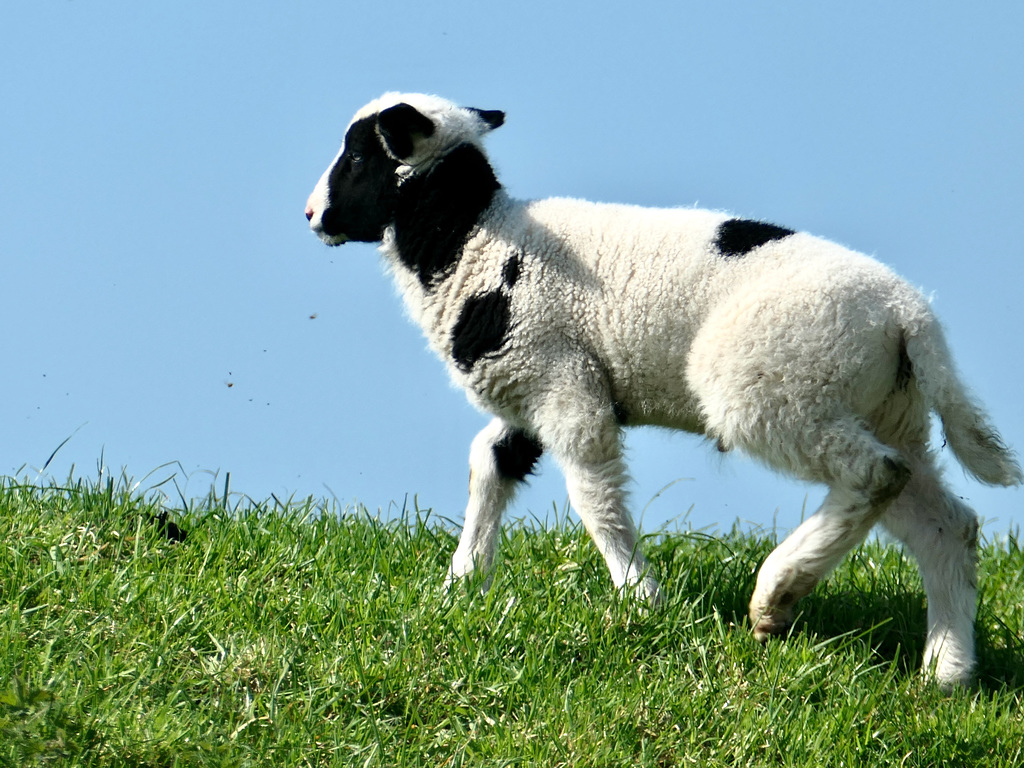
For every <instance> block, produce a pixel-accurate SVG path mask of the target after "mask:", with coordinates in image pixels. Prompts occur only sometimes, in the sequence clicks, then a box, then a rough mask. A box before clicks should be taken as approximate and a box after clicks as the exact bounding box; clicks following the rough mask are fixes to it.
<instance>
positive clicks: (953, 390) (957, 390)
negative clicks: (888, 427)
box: [904, 313, 1024, 485]
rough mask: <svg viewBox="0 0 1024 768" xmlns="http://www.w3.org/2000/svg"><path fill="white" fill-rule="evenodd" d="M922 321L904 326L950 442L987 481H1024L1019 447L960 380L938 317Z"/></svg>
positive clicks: (916, 372) (918, 373)
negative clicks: (1016, 448) (1005, 436)
mask: <svg viewBox="0 0 1024 768" xmlns="http://www.w3.org/2000/svg"><path fill="white" fill-rule="evenodd" d="M917 320H918V322H917V323H914V324H912V327H907V326H904V343H905V350H906V356H907V358H908V359H909V361H910V369H911V372H912V375H913V377H914V379H915V381H916V382H917V386H918V388H919V389H920V391H921V393H922V394H923V395H924V397H925V400H926V401H927V403H928V406H929V408H931V409H932V410H934V411H935V412H936V413H938V414H939V417H940V418H941V419H942V426H943V429H944V431H945V433H946V442H947V443H948V444H949V447H950V448H951V449H952V450H953V453H954V454H955V455H956V457H957V459H958V460H959V461H960V463H961V464H962V465H963V467H964V469H966V470H967V471H968V472H970V473H971V474H972V475H973V476H974V477H976V478H977V479H978V480H980V481H981V482H983V483H987V484H989V485H1020V484H1021V483H1024V472H1022V471H1021V467H1020V464H1019V463H1017V458H1016V456H1015V455H1014V453H1013V451H1012V450H1011V449H1010V448H1009V446H1007V445H1006V443H1005V442H1003V439H1002V437H1000V436H999V432H997V431H996V429H995V427H993V426H992V423H991V422H990V421H989V417H988V414H986V413H985V411H984V410H983V409H982V407H981V406H980V405H978V404H977V403H976V402H975V401H974V400H973V398H972V397H971V394H970V393H969V392H968V391H967V389H966V387H964V385H963V383H962V382H961V381H960V377H959V376H958V375H957V372H956V368H955V367H954V365H953V358H952V355H951V354H950V352H949V348H948V346H947V345H946V340H945V336H944V335H943V333H942V329H941V328H940V327H939V324H938V322H937V320H936V319H935V318H934V317H933V316H930V313H929V316H928V317H927V318H920V317H919V318H917ZM913 326H916V327H913Z"/></svg>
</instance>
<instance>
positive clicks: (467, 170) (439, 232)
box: [394, 144, 501, 288]
mask: <svg viewBox="0 0 1024 768" xmlns="http://www.w3.org/2000/svg"><path fill="white" fill-rule="evenodd" d="M499 189H501V185H500V184H499V183H498V180H497V178H496V177H495V175H494V171H493V170H492V169H491V166H490V165H489V164H488V162H487V158H485V157H484V155H483V152H481V151H480V150H479V149H478V148H477V147H474V146H472V145H471V144H463V145H461V146H458V147H456V148H455V149H453V150H452V151H451V152H449V153H448V155H446V156H445V157H444V158H443V159H442V160H441V161H440V162H438V163H437V165H435V166H434V167H433V168H431V169H430V170H429V171H427V172H426V173H424V174H423V175H422V176H420V175H416V176H412V177H410V178H408V179H407V180H405V181H404V182H403V183H402V184H401V185H399V187H398V203H397V205H396V208H395V219H394V221H395V245H396V246H397V248H398V255H399V258H401V260H402V263H403V264H405V266H406V267H408V268H409V269H410V270H412V271H413V272H415V273H416V275H417V277H419V280H420V283H421V284H422V285H423V287H424V288H430V287H431V286H432V285H433V284H435V283H436V282H438V281H440V280H443V279H444V278H445V277H446V276H447V275H448V274H449V273H450V271H451V269H452V268H453V267H454V266H455V264H456V263H457V262H458V260H459V256H460V255H461V253H462V249H463V247H464V246H465V245H466V240H467V239H468V238H469V235H470V233H471V232H472V231H473V229H474V228H475V227H476V225H477V222H478V221H479V220H480V217H481V216H482V215H483V213H484V211H486V210H487V208H488V207H490V205H491V201H492V200H493V199H494V193H495V192H497V191H498V190H499Z"/></svg>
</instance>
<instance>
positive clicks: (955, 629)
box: [882, 459, 978, 687]
mask: <svg viewBox="0 0 1024 768" xmlns="http://www.w3.org/2000/svg"><path fill="white" fill-rule="evenodd" d="M913 470H914V474H913V477H912V479H911V481H910V483H909V484H908V485H907V487H906V489H905V490H904V492H903V493H902V494H901V495H900V497H899V498H898V499H897V500H896V502H895V503H894V504H893V505H892V506H891V507H890V508H889V509H888V511H886V513H885V515H884V516H883V517H882V524H883V525H884V526H885V527H886V529H887V530H888V531H889V532H890V533H891V534H892V535H894V536H896V537H897V538H898V539H900V540H901V541H902V542H904V544H906V546H907V548H908V549H909V550H910V552H911V554H913V555H914V557H915V559H916V560H917V564H918V568H919V569H920V571H921V578H922V579H923V581H924V588H925V593H926V595H927V597H928V639H927V641H926V643H925V649H924V665H923V666H924V670H925V674H929V675H934V677H935V680H936V681H937V682H938V683H939V684H940V685H942V686H944V687H952V686H954V685H965V684H967V683H968V682H969V681H970V679H971V673H972V671H973V668H974V616H975V610H976V605H977V592H978V588H977V577H976V562H977V552H976V549H977V539H978V519H977V516H976V515H975V513H974V511H973V510H972V509H971V508H970V507H968V506H967V505H966V504H964V503H963V502H962V501H961V500H960V499H959V498H957V497H956V496H955V495H953V494H952V493H950V492H949V491H948V490H947V489H946V488H945V487H944V486H943V484H942V481H941V480H940V479H939V477H938V475H937V473H936V471H935V469H934V467H933V465H932V463H931V461H930V460H927V459H920V460H918V459H915V460H914V462H913Z"/></svg>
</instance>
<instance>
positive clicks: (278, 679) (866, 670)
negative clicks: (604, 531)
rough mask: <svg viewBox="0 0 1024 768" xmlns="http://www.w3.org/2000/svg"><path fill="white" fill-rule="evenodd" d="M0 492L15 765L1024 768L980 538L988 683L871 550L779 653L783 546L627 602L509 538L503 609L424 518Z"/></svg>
mask: <svg viewBox="0 0 1024 768" xmlns="http://www.w3.org/2000/svg"><path fill="white" fill-rule="evenodd" d="M161 511H162V509H161V507H160V506H159V501H158V500H155V499H142V498H138V497H137V496H136V495H133V494H132V493H131V492H130V491H129V490H128V487H127V484H126V483H121V484H115V483H107V484H103V485H96V484H92V485H90V484H88V483H85V482H76V483H73V484H70V485H69V486H68V487H48V488H36V487H30V486H23V485H19V484H18V483H16V482H15V481H12V480H5V481H0V540H2V541H3V547H2V549H0V766H8V765H10V766H25V765H59V766H79V765H82V766H84V765H89V766H94V765H95V766H98V765H104V766H106V765H109V766H264V765H265V766H349V765H352V766H363V765H369V766H374V765H380V766H417V765H431V766H462V765H465V766H512V765H515V766H622V765H642V766H677V765H678V766H684V765H699V766H746V765H758V766H760V765H770V766H840V765H843V766H850V765H857V766H881V765H901V766H960V765H962V766H1019V765H1022V764H1024V746H1022V745H1024V714H1022V707H1021V704H1022V692H1024V642H1022V639H1021V638H1022V636H1024V609H1022V606H1021V599H1022V596H1024V554H1022V552H1021V549H1020V547H1019V545H1018V543H1017V541H1016V539H1015V537H1013V536H1012V535H1011V536H1006V537H1004V538H1002V539H1001V540H999V541H997V542H989V543H986V544H985V545H984V547H983V552H982V559H981V589H982V605H981V609H980V611H979V618H978V636H979V656H980V665H979V682H978V684H977V686H975V688H973V689H972V690H969V691H959V692H956V693H954V694H953V695H951V696H943V695H942V694H941V693H940V692H939V691H937V690H936V689H935V688H934V687H932V686H929V685H927V684H925V683H923V682H922V681H921V679H920V677H919V676H918V674H917V672H916V666H917V664H918V662H919V658H920V655H921V650H922V645H923V637H924V621H925V612H924V596H923V591H922V589H921V585H920V582H919V580H918V577H917V573H916V569H915V568H914V566H913V564H912V563H910V562H908V561H906V560H905V559H904V558H903V557H902V555H901V553H900V552H899V551H898V550H897V549H894V548H885V547H882V546H881V545H879V544H877V543H869V544H867V545H865V546H864V547H863V548H861V549H859V550H857V551H856V552H855V553H854V555H853V556H852V557H851V558H850V559H849V560H848V561H847V562H846V563H845V564H844V565H843V566H842V567H841V568H840V569H839V571H837V573H836V574H834V575H833V577H832V578H830V579H829V580H828V581H827V582H826V583H824V584H822V585H821V586H820V587H819V588H818V589H817V590H816V591H815V592H814V593H813V594H812V595H811V596H810V597H809V598H808V599H807V600H805V601H804V603H802V608H803V616H802V618H801V619H800V621H799V622H798V624H797V628H796V630H795V632H794V635H793V637H791V638H790V639H789V640H787V641H785V642H774V643H770V644H769V645H767V646H765V647H762V646H760V645H758V644H757V643H756V642H754V641H753V639H752V638H751V637H750V636H749V633H748V630H747V627H746V626H745V619H744V618H743V617H744V613H745V607H746V601H747V598H748V596H749V594H750V591H751V589H752V588H753V582H754V576H755V573H756V569H757V566H758V564H759V562H760V561H761V559H762V558H763V557H764V555H765V554H766V553H767V552H768V551H769V550H770V549H771V546H772V543H771V541H770V540H769V539H767V538H763V537H757V536H753V535H749V534H743V533H740V532H733V533H731V534H728V535H724V536H721V537H709V536H705V535H701V534H695V533H679V534H667V535H659V536H657V537H652V538H651V539H650V540H649V541H648V549H649V552H650V555H651V559H652V561H653V563H654V565H655V567H656V568H657V570H658V572H659V574H660V576H661V577H662V581H663V584H664V586H665V592H666V595H667V596H668V602H667V605H666V607H665V609H664V610H663V611H661V612H657V613H645V612H643V611H642V610H640V609H638V608H637V607H635V606H631V605H629V604H628V603H625V602H624V601H621V600H619V599H618V598H617V597H616V595H615V592H614V590H613V589H612V587H611V585H610V583H609V579H608V577H607V575H606V573H605V570H604V566H603V563H602V562H601V561H600V558H599V556H598V555H597V553H596V552H595V550H594V547H593V546H592V544H591V543H590V542H589V540H588V539H587V537H586V535H585V534H584V533H583V531H582V530H581V529H580V528H579V527H576V526H573V525H572V524H570V523H568V522H562V523H560V524H558V525H555V526H553V527H550V528H544V529H540V528H535V527H534V528H530V527H524V526H521V525H520V526H513V527H511V528H509V529H507V531H506V534H505V538H504V540H503V542H502V557H501V561H500V563H499V566H498V570H497V572H496V576H495V579H494V584H493V586H492V588H491V590H490V591H489V592H488V593H487V594H485V595H484V594H480V592H479V590H478V589H475V588H474V589H468V590H466V589H460V590H456V591H455V592H453V594H450V595H445V594H443V593H442V591H441V590H440V589H439V586H438V585H439V584H440V582H441V581H442V578H443V575H444V572H445V568H446V567H447V561H448V558H449V557H450V555H451V552H452V551H453V548H454V546H455V534H454V532H453V531H452V530H451V529H450V527H449V526H446V525H443V524H441V523H438V522H435V521H432V520H431V519H430V518H429V516H425V515H420V514H415V513H414V514H411V515H406V516H405V519H401V520H396V521H391V522H382V521H380V520H377V519H374V518H372V517H370V516H368V515H367V514H365V513H364V512H348V513H345V514H337V513H336V512H335V511H334V510H332V509H330V508H329V507H326V506H324V505H322V504H319V503H315V502H311V501H310V502H301V503H292V504H290V505H287V506H284V505H280V504H278V503H277V501H276V500H274V501H272V502H270V503H267V504H256V503H247V504H246V505H240V506H239V507H237V508H232V509H231V510H227V509H225V508H224V507H223V505H222V504H221V503H220V502H219V501H218V500H217V499H213V498H211V499H209V500H208V502H207V503H205V504H195V505H192V506H191V507H190V508H189V509H184V510H182V509H179V510H176V511H172V512H171V518H172V519H173V521H174V522H175V523H176V524H177V525H179V526H180V527H181V529H183V530H184V531H187V532H188V536H187V539H186V540H185V541H182V542H178V541H173V540H171V538H169V537H168V535H167V534H168V532H169V530H170V532H172V533H173V532H174V529H169V528H168V526H167V525H166V524H165V525H161V524H160V518H159V515H160V513H161Z"/></svg>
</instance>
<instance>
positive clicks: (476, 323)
mask: <svg viewBox="0 0 1024 768" xmlns="http://www.w3.org/2000/svg"><path fill="white" fill-rule="evenodd" d="M509 304H510V302H509V297H508V296H507V295H506V294H504V293H503V292H501V291H491V292H490V293H482V294H480V295H478V296H471V297H470V298H468V299H466V303H465V304H463V305H462V309H461V311H460V312H459V319H458V320H457V321H456V322H455V327H454V328H452V359H453V360H454V361H455V364H456V365H458V366H459V368H461V369H462V370H463V371H468V370H469V369H470V368H472V367H473V365H474V364H475V363H476V362H477V361H478V360H479V359H480V358H482V357H484V356H486V355H490V354H493V353H495V352H497V351H498V350H499V349H501V347H502V345H503V344H504V343H505V338H506V337H507V336H508V331H509V326H510V319H511V316H512V313H511V309H510V306H509Z"/></svg>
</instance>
